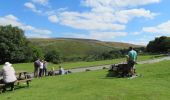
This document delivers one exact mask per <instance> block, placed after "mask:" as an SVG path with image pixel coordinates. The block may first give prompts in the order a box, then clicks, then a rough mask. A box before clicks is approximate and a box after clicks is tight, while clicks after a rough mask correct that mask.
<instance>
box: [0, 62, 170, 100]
mask: <svg viewBox="0 0 170 100" xmlns="http://www.w3.org/2000/svg"><path fill="white" fill-rule="evenodd" d="M169 65H170V61H163V62H159V63H154V64H144V65H137V72H138V73H140V74H142V75H143V76H142V77H138V78H135V79H127V78H109V77H106V75H107V73H108V72H107V70H100V71H89V72H83V73H74V74H69V75H63V76H54V77H44V78H41V79H35V80H33V81H32V83H31V86H30V88H22V89H17V90H16V91H13V92H7V93H4V94H0V98H1V100H21V99H22V100H169V98H170V84H169V82H170V71H169V70H170V66H169Z"/></svg>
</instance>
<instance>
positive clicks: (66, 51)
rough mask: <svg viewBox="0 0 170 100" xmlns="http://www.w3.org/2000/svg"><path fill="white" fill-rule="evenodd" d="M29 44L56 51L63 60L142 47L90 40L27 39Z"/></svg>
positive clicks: (44, 49)
mask: <svg viewBox="0 0 170 100" xmlns="http://www.w3.org/2000/svg"><path fill="white" fill-rule="evenodd" d="M29 40H30V42H32V43H33V44H35V45H37V46H39V47H40V48H42V50H43V51H44V52H46V51H49V50H58V51H59V52H60V53H61V55H62V56H63V57H65V58H74V57H81V58H83V57H86V56H87V55H90V54H93V53H102V52H106V51H111V50H115V49H117V48H119V49H120V48H121V49H124V48H128V47H130V46H133V47H142V46H138V45H133V44H128V43H119V42H104V41H98V40H91V39H66V38H58V39H57V38H56V39H29Z"/></svg>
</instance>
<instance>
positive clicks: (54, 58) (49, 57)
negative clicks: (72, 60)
mask: <svg viewBox="0 0 170 100" xmlns="http://www.w3.org/2000/svg"><path fill="white" fill-rule="evenodd" d="M45 60H46V61H48V62H52V63H55V64H58V63H61V62H62V60H61V55H60V53H59V52H58V51H56V50H51V51H48V52H47V53H46V54H45Z"/></svg>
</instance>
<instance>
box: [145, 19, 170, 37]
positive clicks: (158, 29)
mask: <svg viewBox="0 0 170 100" xmlns="http://www.w3.org/2000/svg"><path fill="white" fill-rule="evenodd" d="M142 31H144V32H149V33H157V34H169V35H170V20H168V21H167V22H164V23H161V24H159V25H157V26H152V27H144V28H143V29H142Z"/></svg>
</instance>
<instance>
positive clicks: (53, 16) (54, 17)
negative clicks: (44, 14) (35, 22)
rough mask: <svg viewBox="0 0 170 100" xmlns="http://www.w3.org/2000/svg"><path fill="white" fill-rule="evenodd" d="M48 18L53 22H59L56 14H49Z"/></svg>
mask: <svg viewBox="0 0 170 100" xmlns="http://www.w3.org/2000/svg"><path fill="white" fill-rule="evenodd" d="M48 20H49V21H50V22H52V23H57V22H58V21H59V20H58V18H57V16H56V15H51V16H48Z"/></svg>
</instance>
